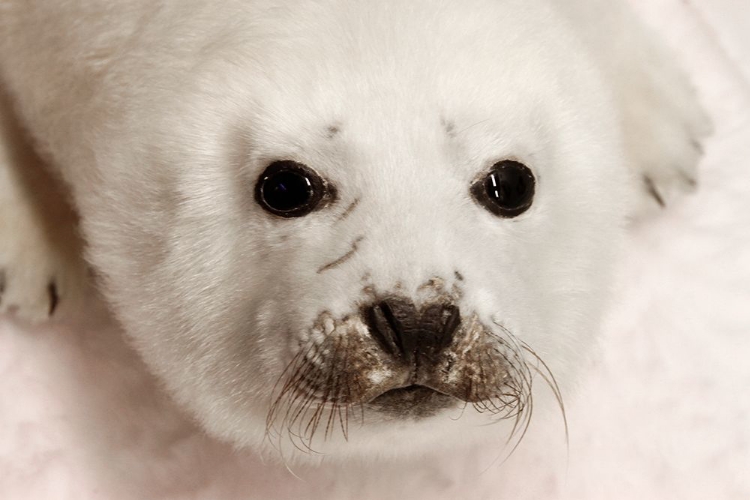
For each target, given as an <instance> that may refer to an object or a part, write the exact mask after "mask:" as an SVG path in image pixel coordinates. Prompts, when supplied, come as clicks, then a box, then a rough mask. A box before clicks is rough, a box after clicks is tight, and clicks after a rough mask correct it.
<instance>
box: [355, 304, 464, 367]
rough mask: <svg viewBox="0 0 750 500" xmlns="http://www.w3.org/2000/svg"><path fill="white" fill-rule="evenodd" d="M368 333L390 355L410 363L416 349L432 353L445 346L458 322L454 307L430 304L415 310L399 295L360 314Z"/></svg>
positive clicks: (457, 311) (459, 320) (451, 337)
mask: <svg viewBox="0 0 750 500" xmlns="http://www.w3.org/2000/svg"><path fill="white" fill-rule="evenodd" d="M364 316H365V319H366V321H367V324H368V327H369V329H370V333H371V335H372V336H373V337H374V338H375V339H376V340H377V341H378V342H379V343H380V344H381V346H382V347H383V349H384V350H385V351H386V352H388V353H389V354H391V355H392V356H394V357H398V358H402V359H404V360H406V361H407V362H412V360H413V358H414V356H415V355H416V353H417V352H422V353H424V354H427V353H435V352H437V351H440V350H441V349H443V348H445V347H448V346H449V345H450V344H451V342H452V341H453V337H454V335H455V332H456V330H457V329H458V327H459V326H460V324H461V314H460V311H459V309H458V307H456V306H454V305H452V304H447V305H446V304H433V305H431V306H428V307H426V308H424V309H423V310H422V311H419V310H417V307H416V306H415V305H414V303H413V302H411V301H409V300H406V299H401V298H389V299H386V300H383V301H381V302H379V303H377V304H375V305H373V306H371V307H369V308H368V309H367V310H366V314H365V315H364Z"/></svg>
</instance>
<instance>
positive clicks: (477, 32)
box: [0, 0, 704, 456]
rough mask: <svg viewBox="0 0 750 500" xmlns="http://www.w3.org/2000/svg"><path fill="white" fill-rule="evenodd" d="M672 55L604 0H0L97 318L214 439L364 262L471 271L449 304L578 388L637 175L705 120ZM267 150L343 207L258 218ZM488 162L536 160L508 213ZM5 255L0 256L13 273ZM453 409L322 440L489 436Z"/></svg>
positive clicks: (405, 272)
mask: <svg viewBox="0 0 750 500" xmlns="http://www.w3.org/2000/svg"><path fill="white" fill-rule="evenodd" d="M611 4H612V5H611ZM592 13H598V14H597V15H596V16H594V15H592ZM590 17H591V18H594V19H596V22H592V20H591V19H590ZM626 38H627V40H628V41H630V40H631V39H633V40H635V43H634V44H629V45H628V48H627V49H624V48H623V45H624V41H625V39H626ZM633 46H635V48H637V49H638V50H640V51H642V52H640V53H638V52H636V53H633V52H631V51H632V50H635V49H634V48H633ZM645 52H647V53H648V55H649V57H648V58H647V59H645V60H644V58H642V57H641V55H643V53H645ZM667 61H668V59H667V58H666V56H664V55H663V54H662V53H661V48H659V47H658V46H657V45H656V44H655V43H654V42H653V41H652V40H651V39H650V37H649V35H648V34H647V33H646V32H645V29H643V28H642V27H641V26H640V25H638V24H637V22H636V21H635V20H634V19H633V18H632V16H631V14H630V13H629V12H628V11H627V10H626V9H625V7H624V6H622V5H620V4H619V3H614V2H604V1H603V0H578V1H574V0H567V1H563V2H558V1H555V2H552V1H549V2H546V1H542V0H509V1H504V2H500V1H496V0H472V1H470V2H454V1H434V0H431V1H426V0H415V1H410V2H404V1H401V0H398V1H397V0H384V1H379V2H370V1H364V0H363V1H344V0H320V1H305V2H301V1H296V2H295V1H290V0H286V1H284V0H274V1H271V0H262V1H261V0H258V1H250V2H248V1H239V0H232V1H227V2H223V3H222V4H221V7H217V4H216V3H215V2H211V1H208V0H189V1H188V0H186V1H182V2H179V3H178V2H167V1H161V2H154V1H152V0H149V1H145V0H117V1H104V0H102V1H100V2H94V1H84V0H67V1H51V0H5V1H3V2H0V75H1V76H2V78H3V83H4V84H5V85H6V86H7V89H8V91H9V93H10V94H11V96H12V98H13V100H14V102H15V104H16V106H17V108H18V110H19V113H20V115H21V117H22V120H23V123H24V124H25V125H26V126H27V127H28V128H29V130H30V131H31V133H32V134H33V136H34V138H35V139H36V141H37V143H38V146H39V149H40V151H41V152H42V153H43V154H44V155H45V157H47V158H49V159H50V161H51V163H53V164H54V165H55V167H57V168H58V170H59V172H60V174H61V175H62V177H63V178H64V180H65V181H66V184H67V185H68V186H69V188H70V189H71V192H72V195H73V199H74V201H75V207H76V209H77V211H78V212H79V213H80V214H81V218H82V230H83V235H84V238H85V240H86V242H87V245H88V251H87V257H88V261H89V262H90V263H91V264H92V265H93V267H94V268H95V269H96V270H97V271H98V273H99V274H100V275H101V286H102V290H103V292H104V295H105V296H106V298H107V299H108V301H109V302H110V304H111V306H112V309H113V311H114V313H115V314H116V316H117V317H118V319H119V320H120V321H121V322H122V324H123V326H124V327H125V329H126V331H127V333H128V335H129V336H130V337H131V338H132V340H133V342H134V345H135V346H136V347H137V348H138V350H139V352H140V353H141V355H142V356H143V358H144V359H145V361H146V363H147V364H148V365H149V367H150V368H151V369H152V370H153V371H154V372H155V373H156V374H157V375H158V376H159V377H161V379H162V380H163V381H164V383H165V384H166V385H167V386H168V388H169V389H170V390H171V392H172V393H173V394H174V396H175V397H176V399H177V400H178V401H180V402H181V403H182V404H183V405H184V406H185V407H187V408H188V409H189V410H190V411H191V412H192V413H193V414H195V415H196V416H197V417H198V418H199V420H200V421H201V423H202V424H203V425H204V426H205V427H206V428H207V429H208V430H209V431H210V432H211V433H213V434H215V435H217V436H220V437H222V438H224V439H227V440H230V441H232V442H234V443H236V444H238V445H244V446H252V447H256V448H266V447H268V445H269V443H268V441H267V440H266V439H265V417H266V414H267V412H268V408H269V404H270V401H271V397H272V394H271V392H272V389H273V387H274V384H275V382H276V381H277V379H278V378H279V376H280V375H281V373H282V371H283V368H284V366H285V365H286V364H287V363H288V362H289V356H290V352H292V350H293V349H294V348H295V347H296V345H297V342H298V341H299V337H300V336H303V335H305V334H307V332H308V331H310V329H311V328H312V325H313V323H314V321H315V319H316V318H317V317H318V316H319V315H320V313H321V312H322V311H328V312H330V313H331V314H334V315H338V316H341V315H344V314H347V313H351V312H354V310H355V309H356V307H357V303H358V301H359V300H361V298H362V291H361V288H362V283H361V280H362V277H363V276H365V275H366V276H367V280H368V283H369V284H370V285H371V286H373V287H374V288H375V289H377V290H380V291H390V290H393V289H395V287H396V286H397V285H400V287H401V288H402V289H403V290H405V291H407V292H408V293H416V290H417V288H418V287H419V286H420V285H421V284H423V283H424V282H425V281H426V280H429V279H431V278H433V277H440V278H443V279H450V278H451V277H452V276H453V273H454V271H455V270H460V272H461V274H463V275H464V276H465V278H466V284H465V285H464V290H463V292H464V293H463V296H462V298H461V303H460V307H461V310H462V311H470V312H471V313H475V314H477V315H478V316H479V317H480V318H483V319H485V320H486V321H488V322H491V321H492V320H497V321H499V322H501V323H502V324H504V325H505V326H507V327H508V328H510V329H511V330H513V331H514V333H516V335H517V336H518V337H519V338H520V339H521V340H523V341H524V342H526V343H527V344H529V345H530V346H532V347H533V348H534V349H536V351H537V352H538V353H539V354H540V355H541V356H542V357H543V358H544V359H545V361H546V362H547V363H548V364H549V366H550V369H551V370H552V372H553V373H554V374H555V376H556V377H557V380H558V382H559V383H560V384H561V387H562V390H563V392H564V393H565V394H568V393H569V392H570V390H571V388H572V384H573V382H574V379H575V372H576V369H577V368H578V367H579V366H580V365H581V363H582V360H583V359H584V358H585V356H586V355H587V353H588V352H589V350H590V347H591V345H592V343H593V340H592V338H593V335H594V334H595V333H596V330H597V327H598V320H599V315H600V312H601V310H602V307H603V305H604V301H605V298H606V292H607V288H608V282H609V279H610V268H611V265H612V262H613V260H614V259H615V257H616V255H617V250H618V246H619V243H620V241H621V238H622V235H623V231H624V227H625V221H626V218H627V216H628V215H629V214H631V213H632V212H635V211H637V210H639V209H638V208H636V207H641V206H643V205H644V203H650V201H649V200H650V198H649V197H648V196H647V195H646V194H644V190H643V189H642V188H641V185H640V181H641V180H640V176H641V175H643V174H645V175H649V176H651V177H652V180H653V181H654V183H655V185H656V186H657V188H659V190H660V192H662V193H667V192H669V191H670V190H671V189H673V188H674V187H677V188H680V186H681V184H680V183H683V184H685V183H684V182H683V181H684V179H685V177H690V176H691V175H692V169H693V168H694V163H695V161H696V154H695V149H694V147H693V145H692V144H691V142H692V141H693V139H694V138H697V137H699V136H700V135H701V134H703V133H704V130H703V128H702V127H701V123H703V119H702V115H701V114H700V112H699V111H698V110H697V107H696V106H695V104H694V103H693V102H692V95H691V94H690V92H689V91H688V90H685V89H687V88H688V87H687V86H686V85H685V83H684V82H683V80H682V76H681V75H680V73H679V71H678V70H676V69H675V68H674V67H673V65H672V64H671V63H668V62H667ZM5 112H7V111H5ZM445 121H450V122H452V123H454V124H455V130H456V135H455V137H453V138H451V137H449V136H448V135H447V134H446V133H445V130H444V123H445ZM332 124H333V125H336V126H337V127H339V128H340V129H341V133H340V135H339V136H338V137H336V138H335V139H333V140H329V139H327V138H326V137H325V131H326V129H327V127H329V126H331V125H332ZM276 158H292V159H295V160H297V161H301V162H303V163H305V164H307V165H310V166H313V167H314V168H315V169H316V170H317V171H318V172H319V173H320V174H322V175H324V176H325V177H327V178H328V179H330V180H331V181H332V182H334V183H335V184H336V185H337V187H338V191H339V197H340V200H339V202H338V204H336V205H334V206H333V207H331V209H330V210H322V211H320V212H317V213H314V214H311V215H310V216H308V217H305V218H301V219H295V220H279V219H275V218H272V217H269V216H268V214H266V213H265V212H263V211H262V210H261V208H260V207H259V206H258V205H257V204H255V203H254V200H253V188H254V184H255V181H256V179H257V177H258V175H259V174H260V173H261V172H262V171H263V169H264V168H265V166H266V165H267V164H268V163H269V162H270V161H272V160H273V159H276ZM502 158H515V159H519V160H521V161H523V162H525V163H527V164H528V165H530V166H531V167H532V168H533V169H534V171H535V174H536V176H537V179H538V186H537V195H536V198H535V202H534V205H533V206H532V208H531V209H530V210H529V211H528V212H527V213H525V214H523V215H522V216H520V217H518V218H516V219H512V220H503V219H498V218H497V217H494V216H492V215H491V214H489V213H488V212H486V211H485V210H483V209H482V208H481V207H480V206H478V205H477V204H476V203H474V202H473V201H472V200H471V198H470V196H469V186H470V184H471V183H472V181H473V180H474V179H475V178H476V177H477V176H478V175H479V174H480V173H481V172H483V171H484V170H486V169H487V168H488V167H489V165H491V164H492V163H493V162H495V161H497V160H498V159H502ZM0 163H3V162H2V161H0ZM14 167H15V165H13V162H12V161H6V162H5V163H4V164H0V172H3V171H4V170H6V169H11V168H14ZM680 172H682V174H681V173H680ZM6 184H7V185H6V187H2V191H0V196H2V199H0V201H1V202H2V203H6V199H7V198H8V197H9V196H11V195H10V194H8V193H17V192H18V190H16V189H15V188H13V187H12V182H6ZM13 196H17V195H15V194H14V195H13ZM639 197H640V198H641V199H640V200H639ZM664 197H665V198H669V196H667V195H666V194H665V195H664ZM355 199H360V203H359V205H358V209H357V211H356V212H354V213H353V214H352V215H351V216H350V217H349V218H347V219H346V220H345V221H344V222H342V223H341V224H336V223H335V220H336V216H337V214H340V212H341V210H343V209H344V208H345V207H346V206H347V205H348V204H349V203H351V202H352V201H353V200H355ZM24 203H25V202H24V201H23V199H22V200H21V202H19V203H14V204H13V206H14V207H15V206H18V207H23V206H24ZM21 210H25V209H24V208H18V212H15V209H11V210H10V211H5V212H3V214H1V215H0V222H2V221H5V220H7V219H10V218H14V220H28V222H26V223H24V225H25V226H26V227H29V229H28V231H26V230H24V231H23V232H16V233H15V234H14V235H13V236H12V238H13V240H12V241H14V243H13V244H12V245H11V246H16V247H18V248H31V249H34V251H40V249H42V250H41V251H42V253H43V254H45V255H50V256H51V257H50V260H49V262H54V257H52V255H54V254H55V252H56V250H54V248H53V247H52V246H49V245H44V244H42V243H40V238H39V237H37V236H34V235H33V234H34V231H35V230H34V229H32V228H33V227H36V225H37V224H38V223H37V222H36V221H34V220H33V218H27V219H15V217H19V216H20V215H18V214H21V213H23V212H21ZM5 227H9V225H8V223H7V222H5V223H4V224H3V225H0V228H2V231H3V233H2V239H3V241H11V236H10V235H9V234H8V232H9V230H6V229H4V228H5ZM360 234H364V235H365V236H366V240H364V242H363V243H362V245H361V248H360V250H359V251H358V252H357V254H356V255H355V256H354V257H353V258H352V259H350V260H349V261H348V262H347V263H346V264H345V265H343V266H341V267H340V268H338V269H336V270H333V271H331V272H328V273H324V274H320V273H317V270H318V269H319V268H320V266H321V265H323V264H324V263H326V262H330V261H331V260H332V259H335V258H336V256H338V255H341V254H342V253H345V252H346V251H347V250H348V249H349V248H350V245H351V241H352V240H353V239H354V238H356V237H357V236H359V235H360ZM16 242H20V243H16ZM4 245H6V246H7V243H4ZM21 254H23V252H15V253H13V252H7V251H6V252H5V253H4V254H0V256H4V255H9V256H10V257H3V258H4V259H5V261H4V262H3V264H4V266H6V267H8V268H9V269H12V270H14V272H20V271H16V269H22V268H26V267H28V266H30V264H28V262H27V260H25V258H22V257H19V256H18V255H21ZM27 283H32V282H30V281H29V282H27ZM11 285H12V283H10V282H9V283H8V284H7V286H8V290H11V288H10V287H11ZM42 292H43V290H40V291H39V293H42ZM34 300H37V299H31V300H29V301H28V302H29V303H33V302H34ZM37 301H38V300H37ZM24 303H25V302H24ZM29 316H31V317H36V316H38V314H36V313H34V314H29ZM550 399H551V398H547V399H546V400H544V401H546V403H545V404H548V403H549V400H550ZM466 413H468V414H469V415H465V416H464V417H462V418H461V419H458V420H453V419H450V418H447V417H446V415H442V416H440V417H439V418H438V417H435V418H432V419H429V420H427V421H423V422H418V423H414V424H408V425H407V424H404V425H402V426H391V427H389V428H387V429H384V428H379V427H377V426H374V427H372V428H368V427H364V428H361V429H356V430H355V431H353V432H352V433H351V435H350V436H349V442H347V443H345V442H343V440H336V439H332V440H331V441H328V442H326V443H320V444H319V446H320V447H321V449H322V450H323V451H326V452H331V453H334V454H335V455H336V456H343V455H367V454H385V455H392V454H406V453H408V452H410V451H411V450H425V449H427V448H429V447H430V446H435V445H437V444H441V445H451V443H456V442H458V441H460V440H465V439H467V437H469V436H471V439H481V438H482V437H483V436H486V435H487V433H488V432H499V431H492V430H491V429H494V428H493V427H490V428H488V427H485V426H482V425H481V424H482V423H485V422H486V421H487V420H486V418H485V417H483V416H482V415H478V414H476V415H475V414H473V411H472V410H471V409H467V411H466ZM436 436H440V437H439V439H437V438H436ZM283 446H285V445H284V444H283V443H282V447H283Z"/></svg>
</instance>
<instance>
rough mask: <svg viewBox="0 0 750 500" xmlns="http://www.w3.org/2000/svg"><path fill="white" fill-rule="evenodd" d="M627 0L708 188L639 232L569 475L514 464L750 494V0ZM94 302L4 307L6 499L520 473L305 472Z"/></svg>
mask: <svg viewBox="0 0 750 500" xmlns="http://www.w3.org/2000/svg"><path fill="white" fill-rule="evenodd" d="M634 3H636V5H637V6H638V8H639V10H641V11H642V12H643V13H644V14H645V16H646V18H647V19H648V20H649V21H650V22H651V23H652V24H653V25H654V26H655V27H656V28H657V30H659V31H660V32H662V33H663V34H664V36H665V37H666V38H667V39H668V40H669V41H670V42H671V43H673V44H674V45H675V47H676V49H677V50H678V52H679V53H680V55H681V56H682V58H683V59H684V61H685V64H686V66H687V67H688V68H689V70H690V72H691V74H692V75H693V77H694V80H695V81H696V84H697V85H698V87H699V89H700V93H701V97H702V99H703V101H704V102H705V104H706V106H707V108H708V110H709V112H710V113H711V115H712V116H713V118H714V120H715V127H716V134H715V136H714V137H713V138H712V139H711V140H710V141H709V142H708V144H706V157H705V159H704V162H703V164H702V166H701V174H702V175H701V187H700V190H699V192H698V193H697V194H696V195H694V196H692V197H690V198H687V199H685V200H684V201H682V202H681V203H680V204H679V205H676V206H674V207H672V208H671V209H669V210H668V211H667V212H665V213H663V214H661V215H660V216H659V217H658V218H657V219H654V220H652V221H649V222H648V223H644V224H642V225H640V226H639V227H637V228H635V229H634V231H633V241H632V243H631V244H630V245H629V248H628V249H627V252H626V254H627V259H626V261H625V262H624V263H623V265H622V277H621V285H620V290H619V292H618V294H617V300H616V304H614V306H613V307H612V310H611V313H610V314H609V317H608V320H607V322H606V327H605V331H604V336H603V340H602V356H601V358H600V359H599V361H598V363H597V364H596V366H594V367H592V368H591V373H590V375H589V376H588V377H587V379H586V383H585V384H584V385H583V387H582V388H581V394H580V395H579V397H578V398H577V399H576V401H575V402H571V403H569V406H570V408H569V410H568V418H569V421H570V425H571V436H570V439H571V447H570V460H569V464H568V470H567V473H565V471H564V470H563V471H562V472H560V471H559V470H557V471H555V470H553V469H554V467H551V466H549V464H547V463H546V462H559V461H560V460H559V457H557V458H555V459H554V460H551V459H550V460H547V461H546V462H545V460H543V459H540V460H536V459H535V458H534V457H532V458H531V459H529V460H531V461H530V462H529V461H526V462H524V461H523V459H521V458H519V460H518V463H517V464H514V465H513V466H514V467H515V469H509V470H514V471H516V472H518V470H519V468H520V473H518V474H513V480H515V481H516V482H517V483H520V484H522V485H524V490H525V492H526V495H525V496H528V497H530V498H571V499H592V500H593V499H604V498H607V499H631V498H638V499H672V498H679V499H693V498H695V499H735V498H736V499H748V498H750V472H748V471H750V362H748V360H749V359H750V37H748V33H749V32H750V31H749V30H748V28H750V4H748V3H747V2H746V1H745V0H720V1H716V0H692V1H691V2H684V1H679V0H637V1H635V2H634ZM94 309H95V308H94V307H93V306H92V309H91V310H89V311H88V316H89V317H88V318H86V320H85V321H84V322H82V323H80V324H77V325H69V326H57V327H47V328H41V329H36V330H31V329H24V328H21V327H19V326H18V325H14V324H12V323H11V322H9V321H7V320H3V321H0V499H2V500H6V499H8V500H16V499H45V500H46V499H68V498H70V499H76V500H87V499H106V500H110V499H112V500H119V499H122V500H126V499H127V500H131V499H132V500H135V499H144V498H154V499H167V498H169V499H189V498H190V499H192V498H194V499H240V498H242V499H246V498H253V499H256V498H257V499H276V498H278V499H282V498H290V499H291V498H295V499H296V498H300V499H301V498H305V499H307V498H311V499H313V498H378V499H379V498H404V499H405V498H409V499H411V498H414V492H415V491H419V492H420V493H421V494H422V496H424V497H425V498H462V499H463V498H466V499H479V498H497V497H498V494H497V493H496V492H497V489H498V486H497V484H501V483H502V484H506V483H510V482H513V481H509V480H508V478H507V477H502V476H507V475H508V474H510V473H509V472H507V471H506V472H500V470H499V469H498V468H497V464H495V465H491V463H492V456H490V457H489V458H488V457H487V456H479V455H477V454H457V457H458V458H456V457H450V458H451V459H453V460H451V459H448V458H446V459H443V458H441V459H440V460H425V461H424V462H422V463H420V464H418V465H414V464H393V465H392V466H391V467H389V468H387V469H384V468H383V467H381V468H378V469H377V470H372V469H370V468H368V467H367V466H365V465H357V464H350V465H349V466H347V468H335V467H323V468H321V469H318V470H304V469H295V472H296V473H297V474H298V475H299V476H300V477H301V478H302V479H298V478H295V477H294V476H292V475H291V474H290V473H289V472H287V471H286V470H285V469H284V468H283V467H278V466H271V465H263V464H262V463H261V462H260V460H258V459H257V458H255V457H253V456H248V455H237V454H234V453H233V452H232V451H231V450H230V449H229V448H228V447H226V446H225V445H222V444H219V443H216V442H214V441H212V440H211V439H209V438H206V437H204V436H202V435H201V433H200V432H199V431H197V430H196V429H195V427H194V426H192V425H191V424H190V423H189V421H188V420H187V419H185V418H184V417H183V416H181V415H180V413H179V412H178V411H177V410H175V409H174V407H173V406H172V405H171V403H170V402H169V401H168V400H167V399H166V398H165V397H164V396H163V395H162V394H161V393H160V392H159V391H158V389H157V388H156V387H155V384H154V382H153V380H152V379H151V378H150V377H149V376H148V375H147V374H146V372H145V370H144V369H143V367H142V366H141V365H140V363H139V362H138V360H137V358H136V357H135V356H134V355H133V354H132V352H131V351H129V350H128V349H127V347H126V346H125V344H124V342H123V340H122V338H121V336H120V333H119V332H118V331H117V330H116V329H115V328H114V327H112V326H111V325H110V324H109V322H108V320H107V318H106V314H104V313H103V312H102V311H98V310H97V311H96V312H95V311H94ZM552 455H553V456H555V455H554V454H552ZM521 456H523V450H522V453H521ZM563 461H564V460H563ZM529 463H531V464H533V466H531V467H529V466H527V467H526V468H524V465H523V464H529ZM519 464H520V465H519ZM485 469H488V470H487V472H483V471H484V470H485ZM558 469H559V467H558ZM563 469H564V466H563ZM540 478H541V479H540ZM506 480H507V481H506ZM490 492H492V493H490ZM540 492H544V493H540Z"/></svg>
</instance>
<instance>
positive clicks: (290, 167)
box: [255, 160, 325, 217]
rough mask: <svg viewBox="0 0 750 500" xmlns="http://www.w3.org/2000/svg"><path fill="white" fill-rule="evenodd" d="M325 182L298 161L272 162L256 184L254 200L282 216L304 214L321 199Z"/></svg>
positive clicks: (311, 209) (313, 207) (299, 215)
mask: <svg viewBox="0 0 750 500" xmlns="http://www.w3.org/2000/svg"><path fill="white" fill-rule="evenodd" d="M324 191H325V183H324V181H323V180H322V179H321V178H320V176H319V175H318V174H316V173H315V172H314V171H313V170H312V169H310V168H309V167H307V166H305V165H303V164H301V163H297V162H295V161H290V160H283V161H276V162H273V163H272V164H271V165H269V166H268V168H266V170H265V171H264V172H263V174H261V176H260V178H259V179H258V184H256V186H255V200H256V201H257V202H258V204H259V205H260V206H261V207H263V209H264V210H266V211H267V212H270V213H272V214H274V215H278V216H279V217H302V216H304V215H307V214H309V213H310V212H312V211H313V210H315V208H316V207H317V206H318V204H319V203H320V201H321V199H322V198H323V194H324Z"/></svg>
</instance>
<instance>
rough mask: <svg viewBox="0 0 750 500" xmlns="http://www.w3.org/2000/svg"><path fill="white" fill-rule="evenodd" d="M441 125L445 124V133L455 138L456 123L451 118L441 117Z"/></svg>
mask: <svg viewBox="0 0 750 500" xmlns="http://www.w3.org/2000/svg"><path fill="white" fill-rule="evenodd" d="M440 125H442V126H443V130H445V133H446V134H447V135H448V137H450V138H451V139H453V138H454V137H456V124H455V123H454V122H452V121H450V120H447V119H445V118H444V117H443V118H440Z"/></svg>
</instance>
